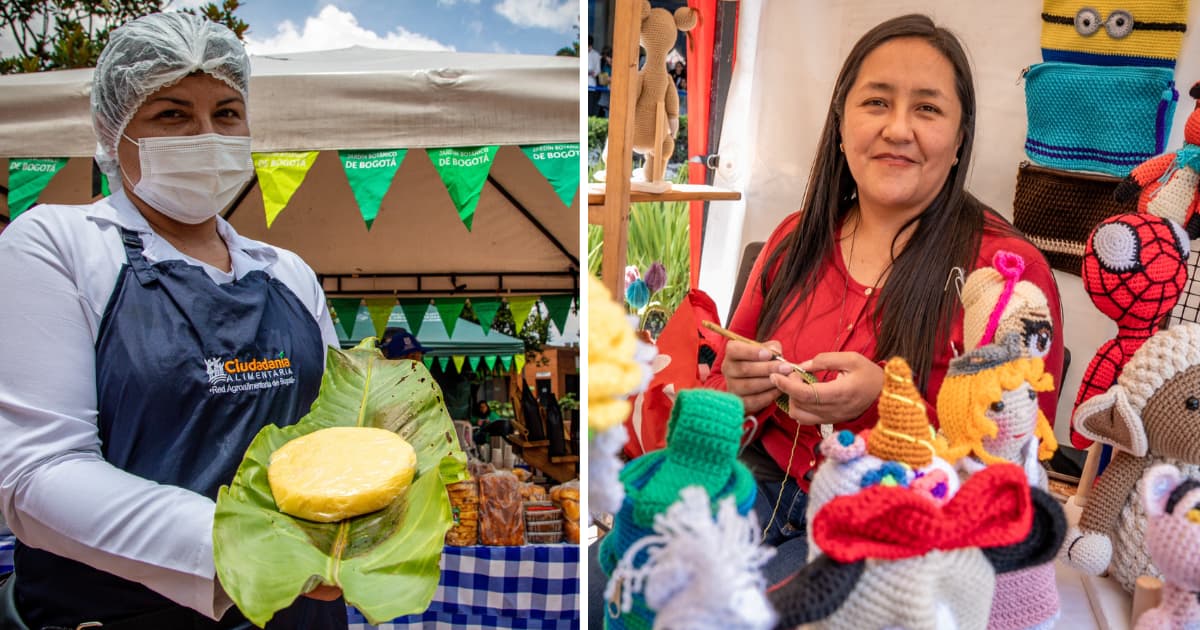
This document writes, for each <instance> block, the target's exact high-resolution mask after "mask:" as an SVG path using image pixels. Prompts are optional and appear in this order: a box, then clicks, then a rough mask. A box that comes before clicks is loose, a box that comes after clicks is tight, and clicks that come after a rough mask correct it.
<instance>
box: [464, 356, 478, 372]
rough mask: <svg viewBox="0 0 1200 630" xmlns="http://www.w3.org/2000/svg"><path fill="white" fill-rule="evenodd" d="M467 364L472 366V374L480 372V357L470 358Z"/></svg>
mask: <svg viewBox="0 0 1200 630" xmlns="http://www.w3.org/2000/svg"><path fill="white" fill-rule="evenodd" d="M467 364H468V365H470V366H471V371H472V372H477V371H479V357H468V358H467Z"/></svg>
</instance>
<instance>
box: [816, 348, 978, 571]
mask: <svg viewBox="0 0 1200 630" xmlns="http://www.w3.org/2000/svg"><path fill="white" fill-rule="evenodd" d="M883 374H884V378H883V390H882V392H880V395H879V420H878V421H877V422H876V424H875V428H873V429H869V430H866V431H862V432H861V433H859V434H858V435H855V434H853V433H851V432H850V431H844V430H843V431H839V432H837V433H834V434H833V435H830V436H828V437H826V438H825V439H824V440H822V441H821V445H820V449H821V455H822V456H823V457H824V461H822V462H821V465H820V466H818V467H817V471H816V473H815V474H814V475H813V479H812V483H811V484H810V486H809V493H808V507H807V509H806V512H805V520H806V522H807V523H808V559H809V560H812V559H814V558H816V557H817V556H818V555H820V553H821V549H820V547H819V546H818V545H817V544H816V542H815V541H814V540H813V535H812V531H813V530H812V521H813V518H814V517H815V516H816V515H817V513H818V512H819V511H820V509H821V507H822V506H824V505H825V504H826V503H828V502H829V501H831V500H833V498H834V497H838V496H842V495H847V494H854V493H856V492H859V491H861V490H862V489H863V488H868V487H871V486H874V485H891V486H902V487H911V488H913V490H914V491H916V492H924V493H926V494H927V495H929V496H930V497H931V498H932V499H933V500H934V501H936V502H944V501H946V500H948V499H949V498H950V497H951V496H953V495H954V493H955V492H956V491H957V490H958V476H957V475H956V474H955V472H954V468H953V467H951V465H950V464H949V463H948V462H946V461H945V460H943V459H942V458H940V457H938V456H936V455H935V450H936V446H935V445H934V443H933V439H934V432H933V427H932V425H930V423H929V417H928V415H927V414H926V412H925V404H924V402H923V401H922V399H921V394H920V392H918V391H917V387H916V385H915V384H914V383H913V378H912V369H911V368H909V366H908V363H907V362H906V361H905V360H904V359H902V358H900V357H893V358H892V359H890V360H888V362H887V363H886V364H885V365H884V368H883Z"/></svg>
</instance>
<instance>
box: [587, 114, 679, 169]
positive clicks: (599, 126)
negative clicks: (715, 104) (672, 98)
mask: <svg viewBox="0 0 1200 630" xmlns="http://www.w3.org/2000/svg"><path fill="white" fill-rule="evenodd" d="M587 121H588V132H587V145H588V149H589V150H591V149H602V148H604V141H605V140H607V139H608V119H607V118H600V117H597V116H593V117H590V118H588V119H587ZM687 130H688V117H687V116H686V115H684V116H680V117H679V133H678V134H676V135H675V153H673V154H672V155H671V160H670V161H671V162H687V159H688V152H687V151H688V148H687V147H688V131H687Z"/></svg>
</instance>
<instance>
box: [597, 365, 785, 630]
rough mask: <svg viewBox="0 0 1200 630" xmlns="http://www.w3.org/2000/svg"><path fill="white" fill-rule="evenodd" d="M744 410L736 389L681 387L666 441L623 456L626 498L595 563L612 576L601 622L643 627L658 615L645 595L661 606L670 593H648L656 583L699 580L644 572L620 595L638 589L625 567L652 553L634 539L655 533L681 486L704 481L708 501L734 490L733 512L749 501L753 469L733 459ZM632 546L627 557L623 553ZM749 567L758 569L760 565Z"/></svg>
mask: <svg viewBox="0 0 1200 630" xmlns="http://www.w3.org/2000/svg"><path fill="white" fill-rule="evenodd" d="M742 414H743V410H742V400H741V399H740V398H738V397H737V396H734V395H732V394H727V393H725V392H718V391H715V390H705V389H689V390H683V391H681V392H679V395H678V397H677V398H676V400H675V406H674V407H673V408H672V409H671V420H670V423H669V424H668V429H667V446H666V448H664V449H661V450H657V451H652V452H650V453H647V454H645V455H643V456H641V457H639V458H637V459H635V460H633V461H631V462H629V463H628V464H626V466H625V468H624V469H623V470H622V471H621V482H622V483H624V484H625V500H624V501H623V503H622V504H621V509H620V511H618V512H617V514H616V518H615V519H614V522H613V529H612V531H610V532H609V533H608V535H607V536H605V537H604V539H603V540H601V542H600V550H599V563H600V568H601V570H603V571H604V574H605V575H607V576H609V578H610V580H609V583H608V588H607V590H606V593H607V596H606V600H607V601H608V605H607V608H606V610H607V614H606V616H605V627H606V628H630V629H645V630H649V629H650V628H652V627H654V623H655V614H656V613H655V609H654V608H651V607H650V600H651V599H654V600H655V602H656V605H657V606H659V608H660V609H661V608H662V606H665V605H667V601H668V600H670V599H671V598H669V597H665V596H663V597H652V594H658V595H662V593H663V592H664V591H663V590H656V589H659V587H663V588H664V589H665V590H666V591H669V592H671V593H682V592H685V591H687V590H688V589H687V588H684V587H681V586H679V585H680V584H682V583H683V582H689V581H691V579H696V580H699V579H700V578H699V577H695V578H691V579H687V580H685V579H684V578H682V577H680V576H678V575H675V576H674V577H668V578H666V579H667V580H668V584H669V585H671V586H670V587H669V588H667V587H665V586H663V585H662V584H659V585H656V584H654V583H653V581H652V580H649V579H647V580H646V581H645V583H644V588H643V592H635V593H634V594H633V595H632V596H630V597H628V598H626V597H625V591H626V589H633V590H634V591H637V590H638V589H637V588H636V587H638V586H640V585H641V584H640V583H639V582H631V581H630V577H631V575H630V571H634V572H635V573H636V572H637V571H638V570H639V569H641V568H642V567H643V566H644V564H645V563H646V562H647V561H648V560H649V558H650V554H649V550H648V549H647V548H645V547H644V546H639V547H635V545H637V543H638V541H639V540H641V539H643V538H645V537H647V536H652V535H655V532H654V527H655V523H656V522H657V521H656V519H657V517H658V516H660V515H662V514H664V513H665V512H666V511H667V509H668V508H669V507H670V506H671V505H672V504H674V503H675V502H677V501H679V500H680V496H681V495H680V493H681V491H682V490H683V489H684V488H686V487H689V486H699V487H701V488H703V489H704V491H705V493H706V494H707V496H708V497H711V501H712V503H714V504H716V503H719V502H720V501H721V500H722V499H724V498H725V497H732V498H733V502H734V505H735V506H736V508H737V513H738V514H740V515H743V516H744V515H746V514H748V513H749V512H750V510H751V509H752V508H753V507H754V497H755V492H756V490H755V483H754V476H753V475H751V474H750V471H749V470H748V469H747V468H746V467H745V466H744V465H743V464H742V463H740V462H739V461H737V454H738V450H739V448H740V446H741V439H742V420H743V418H742ZM631 549H632V550H633V551H632V556H630V555H629V554H630V553H631V552H630V550H631ZM691 551H692V553H694V554H719V553H721V551H720V550H717V549H712V548H706V547H704V546H700V545H693V547H692V549H691ZM764 559H765V558H764ZM750 564H753V563H750ZM618 565H620V566H621V567H623V569H622V571H617V567H618ZM675 566H678V565H675ZM747 566H748V565H747ZM679 570H685V569H684V568H680V569H679ZM748 570H752V571H755V572H756V571H757V570H758V567H757V566H754V567H753V568H752V569H749V568H748ZM747 583H750V582H747ZM729 604H730V600H728V599H719V600H710V601H709V602H707V605H708V606H710V607H711V608H712V609H713V610H717V609H721V610H724V607H726V606H728V605H729ZM746 614H747V615H750V618H752V619H757V618H760V615H758V614H757V613H752V612H751V611H747V612H746Z"/></svg>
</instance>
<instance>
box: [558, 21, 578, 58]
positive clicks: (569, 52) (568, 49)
mask: <svg viewBox="0 0 1200 630" xmlns="http://www.w3.org/2000/svg"><path fill="white" fill-rule="evenodd" d="M574 29H575V41H573V42H571V44H570V45H569V46H563V47H562V48H559V49H558V50H557V51H555V53H554V56H555V57H578V56H579V25H578V24H576V25H575V26H574Z"/></svg>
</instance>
